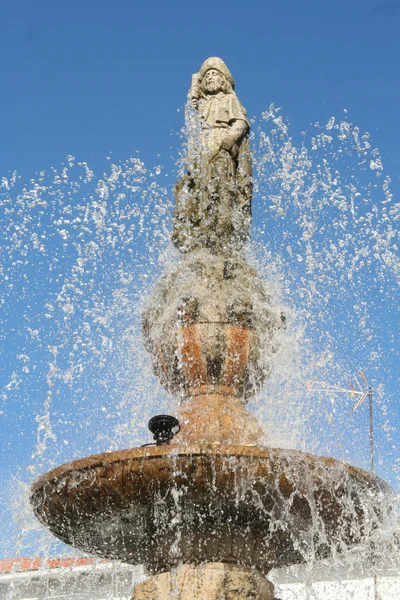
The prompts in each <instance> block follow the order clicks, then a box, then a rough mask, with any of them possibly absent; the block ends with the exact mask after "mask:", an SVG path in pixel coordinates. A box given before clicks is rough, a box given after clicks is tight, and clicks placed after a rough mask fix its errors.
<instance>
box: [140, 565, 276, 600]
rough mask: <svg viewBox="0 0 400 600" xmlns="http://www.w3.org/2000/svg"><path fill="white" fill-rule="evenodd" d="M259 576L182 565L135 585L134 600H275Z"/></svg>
mask: <svg viewBox="0 0 400 600" xmlns="http://www.w3.org/2000/svg"><path fill="white" fill-rule="evenodd" d="M273 598H274V586H273V585H272V583H271V582H270V581H268V580H267V579H265V577H263V576H262V575H260V573H258V572H257V571H254V570H250V569H245V568H241V567H238V566H237V565H233V564H229V563H208V564H204V565H198V566H195V565H190V564H188V565H182V566H181V567H179V568H178V569H176V570H175V569H174V570H173V571H171V572H168V573H161V574H160V575H156V576H155V577H152V578H151V579H147V580H146V581H143V582H141V583H139V584H138V585H136V586H135V589H134V592H133V596H132V600H171V599H172V600H273Z"/></svg>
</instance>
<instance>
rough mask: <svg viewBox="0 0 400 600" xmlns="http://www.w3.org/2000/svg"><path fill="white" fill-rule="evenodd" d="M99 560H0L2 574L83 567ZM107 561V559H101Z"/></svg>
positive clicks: (0, 573)
mask: <svg viewBox="0 0 400 600" xmlns="http://www.w3.org/2000/svg"><path fill="white" fill-rule="evenodd" d="M95 562H99V561H98V559H95V558H51V559H46V558H6V559H5V560H0V575H4V574H5V573H23V572H26V571H39V569H60V568H67V567H83V566H86V565H92V564H93V563H95ZM101 562H106V561H101Z"/></svg>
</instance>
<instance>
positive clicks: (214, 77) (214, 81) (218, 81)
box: [203, 69, 224, 94]
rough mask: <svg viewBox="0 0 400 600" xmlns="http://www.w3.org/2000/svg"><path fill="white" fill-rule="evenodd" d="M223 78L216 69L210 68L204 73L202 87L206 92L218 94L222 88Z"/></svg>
mask: <svg viewBox="0 0 400 600" xmlns="http://www.w3.org/2000/svg"><path fill="white" fill-rule="evenodd" d="M223 86H224V78H223V76H222V75H221V73H220V72H219V71H217V70H216V69H210V70H209V71H207V73H206V74H205V75H204V78H203V88H204V90H205V91H206V92H207V93H208V94H218V92H220V91H221V90H222V89H223Z"/></svg>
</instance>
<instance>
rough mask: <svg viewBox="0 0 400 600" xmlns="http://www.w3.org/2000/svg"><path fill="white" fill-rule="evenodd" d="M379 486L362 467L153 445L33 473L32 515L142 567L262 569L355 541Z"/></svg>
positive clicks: (378, 501) (366, 525) (382, 494)
mask: <svg viewBox="0 0 400 600" xmlns="http://www.w3.org/2000/svg"><path fill="white" fill-rule="evenodd" d="M388 498H390V488H389V486H388V485H387V484H385V483H384V482H383V481H381V480H379V479H378V478H377V477H374V476H373V475H371V474H370V473H367V472H365V471H362V470H361V469H357V468H354V467H351V466H349V465H346V464H344V463H341V462H339V461H336V460H333V459H328V458H322V457H315V456H311V455H308V454H304V453H301V452H294V451H290V450H278V449H267V448H258V447H255V446H228V445H223V444H215V445H213V446H198V445H197V446H196V445H193V446H158V447H150V448H149V447H148V448H134V449H131V450H125V451H121V452H110V453H105V454H100V455H97V456H92V457H89V458H86V459H83V460H79V461H75V462H73V463H69V464H67V465H64V466H62V467H59V468H57V469H55V470H53V471H50V472H49V473H47V474H46V475H44V476H43V477H41V478H40V479H39V480H38V481H37V482H36V483H35V484H34V486H33V488H32V497H31V503H32V506H33V508H34V511H35V513H36V515H37V517H38V518H39V520H40V521H41V522H42V523H43V524H44V525H46V527H48V528H49V529H50V530H51V531H52V532H53V533H54V534H55V535H56V536H57V537H59V538H60V539H61V540H63V541H64V542H66V543H67V544H70V545H72V546H75V547H77V548H80V549H81V550H83V551H84V552H89V553H90V554H95V555H98V556H102V557H104V558H112V559H118V560H122V561H124V562H129V563H132V564H143V565H145V566H146V567H147V568H148V569H149V571H150V572H151V573H153V574H157V573H161V572H164V571H167V570H169V569H171V568H173V567H175V566H177V565H178V564H182V563H206V562H227V563H233V564H236V565H238V566H241V567H244V568H255V569H257V570H258V571H259V572H261V573H263V574H267V573H268V572H269V571H270V569H272V568H273V567H280V566H283V565H290V564H296V563H300V562H302V561H304V560H306V559H308V558H311V556H312V558H313V559H318V558H324V557H328V556H330V555H332V554H335V553H336V552H343V551H345V550H346V549H348V548H352V547H355V546H359V545H361V544H363V543H366V542H367V541H368V540H369V539H370V538H371V536H372V535H373V533H374V531H375V530H376V529H377V528H378V527H380V526H382V524H383V523H385V518H387V514H386V513H385V507H386V506H387V504H388Z"/></svg>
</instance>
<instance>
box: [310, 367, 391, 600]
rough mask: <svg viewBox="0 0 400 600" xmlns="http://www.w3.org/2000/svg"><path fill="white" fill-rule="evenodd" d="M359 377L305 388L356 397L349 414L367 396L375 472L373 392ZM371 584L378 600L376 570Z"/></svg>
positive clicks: (371, 461)
mask: <svg viewBox="0 0 400 600" xmlns="http://www.w3.org/2000/svg"><path fill="white" fill-rule="evenodd" d="M358 374H359V377H361V379H362V383H360V381H359V380H358V379H357V377H356V376H355V375H354V380H355V384H356V385H354V384H353V382H352V381H351V379H349V380H348V385H349V388H342V387H339V386H335V385H329V384H326V383H325V382H321V381H307V390H308V391H309V392H311V391H313V390H315V391H318V392H326V393H330V394H332V393H333V394H349V396H350V398H351V399H352V398H354V397H355V398H357V400H356V402H355V404H354V406H353V408H352V409H351V411H350V412H349V416H350V415H352V414H353V413H354V412H355V411H356V410H357V408H359V407H360V406H361V405H362V404H363V403H364V402H365V400H366V399H367V398H368V405H369V454H370V471H371V473H373V474H374V473H375V447H374V413H373V394H372V387H371V386H370V385H369V383H368V381H367V378H366V377H365V375H364V373H363V372H362V371H361V369H359V371H358ZM372 561H373V565H374V563H375V558H374V556H372ZM373 585H374V600H379V599H380V596H379V594H378V577H377V574H376V572H375V573H374V575H373Z"/></svg>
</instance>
